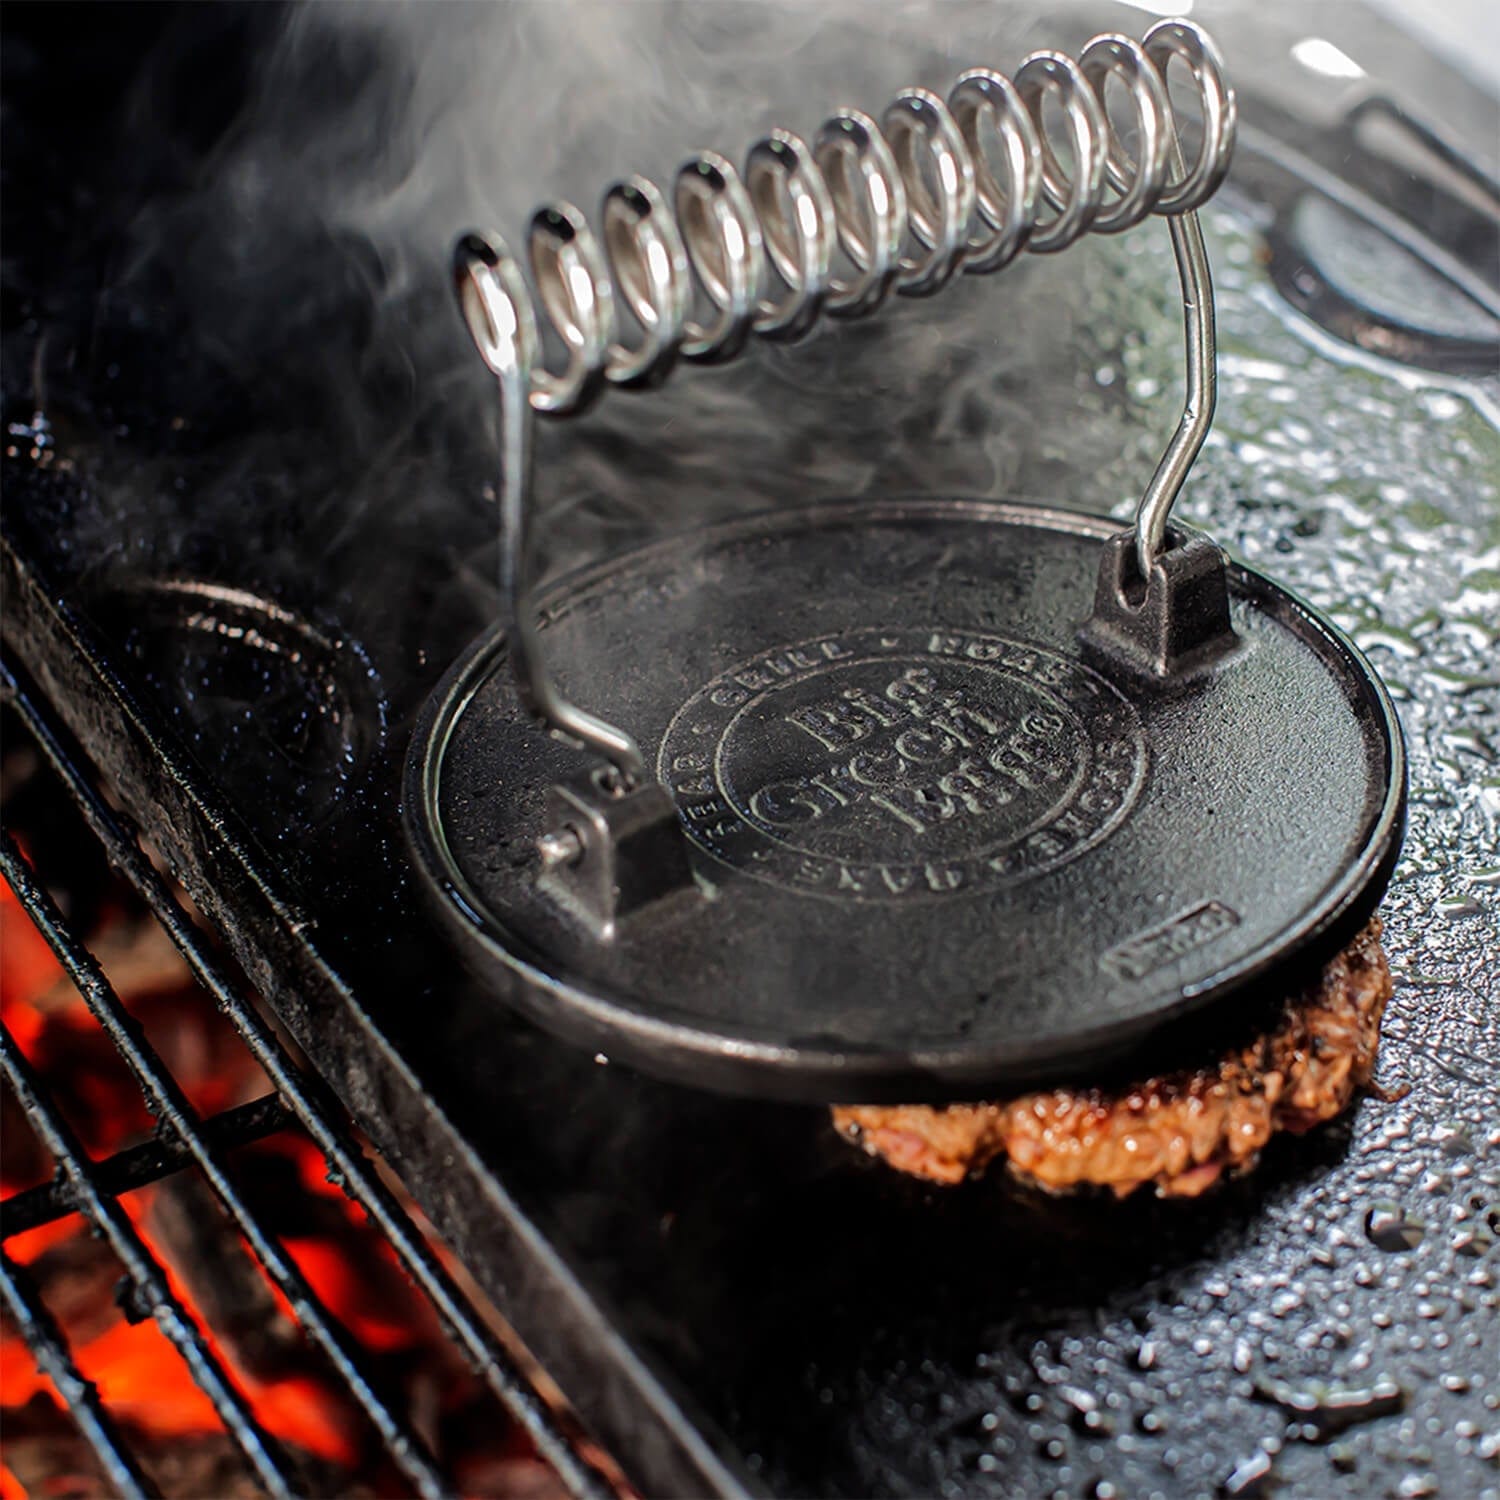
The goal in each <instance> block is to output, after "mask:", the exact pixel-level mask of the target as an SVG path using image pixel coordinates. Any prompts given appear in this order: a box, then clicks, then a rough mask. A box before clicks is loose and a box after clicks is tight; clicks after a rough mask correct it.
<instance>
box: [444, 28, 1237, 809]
mask: <svg viewBox="0 0 1500 1500" xmlns="http://www.w3.org/2000/svg"><path fill="white" fill-rule="evenodd" d="M1173 59H1180V60H1182V61H1183V62H1185V63H1186V65H1187V67H1188V69H1189V70H1190V71H1191V74H1192V77H1193V81H1194V84H1195V86H1196V88H1197V92H1198V96H1199V104H1200V113H1201V119H1202V138H1201V142H1200V144H1199V147H1198V151H1197V154H1196V156H1195V158H1194V160H1193V162H1192V164H1191V166H1189V165H1188V164H1187V162H1186V160H1185V157H1184V153H1183V150H1182V146H1181V143H1180V140H1179V136H1178V131H1177V124H1176V119H1175V116H1174V113H1173V106H1172V102H1171V99H1170V96H1169V94H1168V91H1167V83H1166V72H1167V68H1168V66H1169V64H1170V63H1171V62H1172V61H1173ZM1111 78H1114V79H1118V80H1119V82H1120V83H1121V84H1122V85H1123V87H1124V96H1125V98H1126V99H1127V100H1128V101H1129V109H1130V113H1131V115H1132V120H1131V124H1132V125H1133V127H1134V139H1133V149H1131V150H1127V148H1126V146H1125V144H1124V140H1123V139H1122V136H1121V133H1120V132H1118V131H1117V130H1116V129H1115V127H1114V125H1113V123H1112V122H1111V119H1110V117H1109V114H1108V113H1107V110H1106V104H1105V100H1106V87H1107V85H1108V83H1109V81H1110V79H1111ZM1049 95H1050V96H1052V97H1053V98H1055V100H1056V102H1057V104H1058V105H1059V106H1060V108H1061V112H1062V119H1063V120H1064V122H1065V128H1066V132H1067V142H1068V148H1069V149H1068V157H1069V163H1070V164H1069V165H1068V166H1064V164H1063V162H1062V161H1061V160H1060V159H1059V157H1058V153H1057V151H1056V149H1055V147H1054V144H1053V142H1052V141H1051V140H1050V139H1049V137H1048V133H1047V127H1046V125H1045V123H1044V118H1043V106H1044V103H1045V101H1046V99H1047V98H1048V96H1049ZM987 127H988V129H989V130H991V131H992V132H993V138H994V139H995V140H996V141H997V142H998V147H999V149H998V151H993V150H992V149H991V148H990V146H989V145H987V143H986V139H985V132H986V128H987ZM1234 133H1235V100H1234V94H1233V91H1232V90H1231V89H1230V88H1229V86H1228V84H1227V82H1226V81H1225V78H1224V71H1223V64H1222V60H1221V58H1220V56H1219V52H1218V49H1217V47H1216V46H1215V45H1214V43H1213V41H1212V40H1211V39H1210V38H1209V36H1208V34H1207V33H1206V32H1204V31H1203V30H1202V29H1201V28H1200V27H1198V26H1195V25H1193V24H1192V23H1191V22H1188V21H1182V20H1167V21H1161V22H1159V23H1158V24H1156V25H1155V26H1153V27H1151V29H1150V30H1149V31H1148V32H1147V33H1146V35H1145V37H1144V38H1143V39H1142V41H1140V42H1136V41H1134V40H1132V39H1131V38H1129V37H1125V36H1118V35H1113V34H1111V35H1104V36H1098V37H1095V38H1094V39H1093V40H1092V41H1090V42H1089V43H1088V44H1087V46H1086V47H1085V48H1084V49H1083V51H1082V52H1081V53H1080V55H1079V56H1078V58H1077V59H1076V60H1075V59H1073V58H1069V57H1065V56H1064V55H1062V54H1061V53H1058V52H1048V51H1043V52H1034V53H1032V54H1031V56H1029V57H1028V58H1026V59H1025V61H1024V62H1023V63H1022V64H1021V66H1020V67H1019V69H1017V71H1016V73H1015V75H1014V77H1013V78H1007V77H1005V76H1003V75H1002V74H1000V73H997V72H994V71H992V70H991V69H989V68H972V69H970V70H969V71H968V72H966V73H964V74H963V75H962V76H961V77H960V78H959V79H958V81H957V82H956V83H955V84H954V86H953V88H952V90H951V91H950V93H949V95H948V99H947V101H946V102H945V101H944V100H942V99H940V98H939V97H938V96H937V95H936V94H933V93H930V92H928V91H927V90H926V89H921V88H909V89H905V90H903V91H902V92H901V93H900V94H899V95H898V96H897V97H896V99H895V100H894V101H893V102H892V103H891V104H890V106H889V107H888V108H887V109H886V111H885V113H884V115H883V116H882V118H881V121H880V123H879V124H877V123H876V122H875V121H874V120H873V119H871V118H870V117H869V116H868V115H865V114H862V113H860V112H859V111H858V110H854V109H841V110H839V111H837V112H836V113H834V114H833V115H831V116H830V117H829V118H828V119H827V120H826V121H825V122H824V124H823V125H822V127H821V128H820V129H819V131H818V133H817V135H816V136H815V137H814V139H813V143H812V145H811V146H809V145H808V144H807V143H806V142H805V141H803V140H802V139H800V138H799V137H798V136H795V135H793V134H791V133H790V132H789V131H785V130H780V129H777V130H772V131H771V132H770V133H769V134H768V135H766V136H765V137H764V138H762V139H761V140H759V141H757V142H756V143H755V144H754V145H753V146H751V148H750V150H749V152H748V153H747V155H746V159H745V170H744V173H743V176H742V175H741V174H740V173H738V172H736V170H735V168H734V166H733V165H732V164H731V163H730V162H729V161H728V160H726V159H725V158H724V157H722V156H720V155H718V154H717V153H716V152H712V151H703V152H699V153H698V154H697V155H695V156H693V157H691V158H690V159H689V160H688V161H687V162H686V163H685V164H684V166H683V167H682V168H681V169H680V170H679V172H678V173H677V177H676V179H675V182H674V185H673V196H672V206H671V208H670V209H669V208H668V205H667V202H666V200H665V198H664V197H663V196H662V194H661V192H660V191H659V190H658V189H657V187H656V186H655V185H654V184H653V183H651V182H649V181H647V180H646V179H645V178H644V177H639V176H634V177H630V178H628V179H626V180H625V181H623V182H617V183H615V184H614V185H613V186H612V187H610V188H609V189H608V191H607V192H606V193H605V194H604V200H603V205H602V208H601V211H600V216H599V222H600V226H601V236H602V242H603V243H602V246H601V243H600V236H596V235H595V233H594V231H593V230H592V229H591V228H590V227H589V224H588V222H587V220H586V219H585V218H584V216H583V215H582V214H581V213H580V212H579V211H578V210H577V209H576V208H574V207H573V205H572V204H569V203H565V202H557V203H553V204H549V205H547V206H546V207H544V208H541V209H539V210H538V211H537V212H536V214H535V215H534V216H533V217H532V220H531V225H530V228H529V232H528V236H527V249H528V258H529V260H530V265H531V272H532V279H533V282H534V284H535V287H536V296H535V301H534V302H533V299H532V297H531V295H530V294H529V293H528V290H527V287H526V283H525V279H524V277H523V275H522V273H521V268H520V265H519V263H518V262H517V261H516V259H515V258H514V257H513V256H512V255H511V254H510V252H509V251H508V250H507V249H506V247H505V245H504V243H503V242H502V241H501V240H500V239H499V238H498V236H495V235H493V234H489V235H482V234H477V233H470V234H466V235H465V236H463V238H461V239H460V240H459V242H458V244H457V246H456V247H455V250H454V260H453V269H454V284H455V289H456V292H457V296H458V301H459V306H460V308H461V310H462V312H463V316H464V319H465V321H466V323H467V324H468V327H469V331H470V333H471V335H472V336H473V338H474V341H475V343H476V344H477V346H478V348H479V352H480V354H481V356H482V357H483V359H484V361H485V363H486V364H487V365H488V367H489V369H490V370H491V372H492V373H493V374H494V375H495V376H496V377H497V379H498V381H499V387H500V449H501V475H500V516H501V579H500V583H501V598H502V608H503V610H504V612H505V616H506V619H505V626H506V630H507V634H508V637H509V641H510V653H511V663H512V668H513V670H514V673H515V677H516V681H517V684H518V687H519V690H520V694H521V697H522V701H523V702H524V703H525V705H526V707H527V708H528V709H529V710H530V711H531V712H532V713H534V714H536V715H537V716H538V717H539V718H541V719H542V720H544V721H545V722H546V723H547V724H548V725H549V727H550V728H552V729H553V730H554V731H556V732H558V733H559V734H561V735H562V736H563V737H565V738H566V739H568V740H570V741H572V742H574V743H577V744H579V745H581V746H582V747H583V748H585V749H588V750H592V751H594V752H596V753H597V754H598V755H600V756H602V757H604V759H605V760H607V761H608V762H609V763H610V765H611V766H612V767H613V768H614V773H615V776H616V784H617V785H618V787H619V789H621V790H622V791H623V790H629V789H630V788H632V787H634V786H636V785H637V784H639V782H640V781H641V780H642V779H643V778H644V776H645V764H644V760H643V758H642V756H641V752H640V749H639V747H638V746H637V745H636V743H635V741H634V740H633V739H632V738H631V737H630V736H629V735H628V734H626V733H625V732H624V731H623V730H620V729H617V728H615V727H614V726H613V725H610V724H607V723H605V722H604V721H603V720H601V719H598V718H596V717H595V716H593V715H592V714H589V713H586V712H585V711H583V710H581V709H579V708H577V707H575V706H573V705H572V704H570V703H568V701H567V700H566V699H565V698H564V697H563V696H562V695H561V694H560V693H559V692H558V690H557V688H556V687H555V685H554V684H553V683H552V681H551V678H550V676H549V674H548V673H547V671H546V668H545V665H544V663H543V661H542V659H541V656H540V653H539V650H538V645H537V641H536V624H535V620H534V618H533V616H532V612H531V609H530V602H529V588H528V573H529V559H530V546H529V525H530V519H531V510H532V506H531V502H530V492H531V478H532V475H531V467H532V458H531V413H532V412H533V411H537V412H543V413H546V414H548V415H554V416H560V415H564V414H567V413H572V412H578V411H582V410H584V409H585V408H586V407H587V406H589V405H590V404H591V403H592V402H593V401H595V400H597V399H598V397H599V396H600V395H601V394H602V393H603V391H604V390H605V388H606V387H607V386H610V385H617V386H622V387H627V388H641V387H651V386H655V385H659V384H660V383H661V382H662V381H663V380H665V379H666V378H667V376H668V375H669V374H670V372H671V370H672V368H673V366H674V365H675V364H676V362H677V360H678V358H679V357H681V358H683V359H687V360H693V361H699V362H703V363H719V362H723V361H725V360H728V359H732V358H733V357H734V356H735V355H736V354H738V353H739V352H740V351H741V350H742V349H743V348H744V346H745V343H746V341H747V339H748V338H749V336H750V334H751V333H755V334H757V335H759V336H761V337H764V338H770V339H794V338H799V337H801V336H803V335H804V334H806V333H807V332H808V331H809V330H811V329H812V327H813V326H814V325H815V324H816V323H817V322H818V320H819V319H820V317H821V316H822V315H823V314H824V313H827V314H828V315H829V316H830V317H835V318H857V317H864V316H867V315H868V314H870V313H872V312H874V311H875V310H876V309H877V308H878V307H879V306H880V305H881V304H882V303H883V302H884V301H885V300H886V299H887V297H888V296H889V295H890V293H891V292H892V290H894V291H896V292H898V293H901V294H903V295H906V296H913V297H919V296H929V295H931V294H932V293H934V292H937V291H939V290H941V288H942V287H944V286H945V285H947V283H948V282H949V281H950V280H951V279H952V278H953V276H954V275H955V274H956V273H957V272H959V271H965V272H968V273H970V274H977V275H985V274H988V273H990V272H993V271H997V270H999V269H1000V268H1001V267H1002V266H1005V265H1008V264H1009V263H1010V262H1011V261H1012V260H1014V259H1015V257H1016V256H1017V255H1019V254H1020V253H1021V252H1022V251H1023V250H1030V251H1033V252H1035V253H1038V254H1047V253H1052V252H1055V251H1058V250H1062V249H1064V248H1066V247H1067V246H1068V245H1071V244H1072V243H1073V242H1074V241H1075V240H1077V239H1079V238H1080V237H1081V236H1082V235H1084V234H1087V233H1090V232H1093V233H1098V234H1117V233H1119V232H1120V231H1122V230H1125V229H1129V228H1131V227H1132V226H1134V225H1136V224H1139V223H1140V222H1141V221H1142V220H1143V219H1145V218H1146V217H1148V216H1149V215H1152V214H1156V215H1160V216H1162V217H1164V218H1165V219H1166V220H1167V226H1168V229H1169V231H1170V233H1171V238H1172V249H1173V253H1174V256H1175V258H1176V263H1177V271H1178V275H1179V277H1180V279H1181V283H1182V301H1183V321H1184V329H1185V336H1186V355H1187V388H1186V397H1185V401H1184V405H1183V411H1182V416H1181V419H1180V420H1179V423H1178V426H1177V428H1176V430H1175V431H1174V433H1173V435H1172V438H1171V440H1170V442H1169V443H1168V445H1167V448H1166V450H1165V452H1164V453H1163V455H1162V457H1161V460H1160V461H1159V463H1158V464H1157V468H1156V472H1155V474H1154V475H1153V476H1152V479H1151V482H1150V484H1149V485H1148V486H1147V487H1146V490H1145V493H1144V494H1143V496H1142V497H1141V500H1140V502H1139V504H1138V506H1137V508H1136V514H1135V523H1134V529H1135V543H1134V550H1135V558H1136V564H1137V566H1138V568H1139V570H1140V574H1141V576H1142V577H1143V578H1145V577H1149V576H1150V572H1151V567H1152V564H1153V562H1154V561H1155V559H1156V557H1157V556H1158V554H1159V553H1160V552H1161V550H1162V544H1163V540H1164V537H1165V533H1166V526H1167V519H1168V516H1169V515H1170V513H1171V510H1172V506H1173V503H1174V502H1175V501H1176V498H1177V495H1178V493H1179V492H1180V491H1181V489H1182V485H1183V482H1184V480H1185V479H1186V478H1187V474H1188V471H1189V470H1190V469H1191V467H1192V465H1193V462H1194V460H1195V459H1196V458H1197V456H1198V453H1199V451H1200V450H1201V448H1202V446H1203V442H1204V439H1205V438H1206V437H1207V435H1208V429H1209V426H1210V424H1211V422H1212V420H1213V410H1214V400H1215V384H1216V380H1215V358H1216V356H1215V341H1214V307H1213V287H1212V282H1211V280H1210V276H1209V268H1208V256H1207V253H1206V251H1205V248H1204V244H1203V232H1202V229H1201V227H1200V226H1199V223H1198V216H1197V212H1196V211H1197V209H1198V208H1199V207H1201V206H1202V204H1204V203H1205V202H1206V201H1207V200H1208V199H1209V198H1210V197H1211V196H1212V195H1213V193H1214V192H1215V191H1216V190H1217V188H1218V186H1219V184H1220V183H1221V182H1222V181H1223V178H1224V175H1225V173H1226V172H1227V170H1228V167H1229V159H1230V155H1231V153H1232V151H1233V146H1234ZM840 251H841V252H842V256H843V258H844V260H845V261H846V262H847V264H848V268H849V269H848V271H847V272H843V273H841V272H836V271H835V260H836V252H840ZM705 308H706V309H707V311H706V313H702V314H700V309H705ZM538 310H539V311H540V312H541V314H542V315H543V316H544V317H545V318H546V319H547V321H548V323H549V325H550V326H551V328H552V330H553V331H554V332H555V334H556V335H557V338H558V341H559V342H560V344H561V345H562V347H563V348H564V349H565V350H566V361H565V363H564V364H563V366H562V368H561V369H560V370H558V371H555V372H554V371H553V370H549V369H548V368H547V367H546V365H545V364H544V363H543V361H542V359H541V353H540V351H541V340H540V337H539V335H538V326H537V313H538ZM622 313H623V314H624V316H623V317H622ZM626 323H628V324H633V325H634V329H635V331H634V333H633V334H624V333H622V328H621V325H622V324H626Z"/></svg>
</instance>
